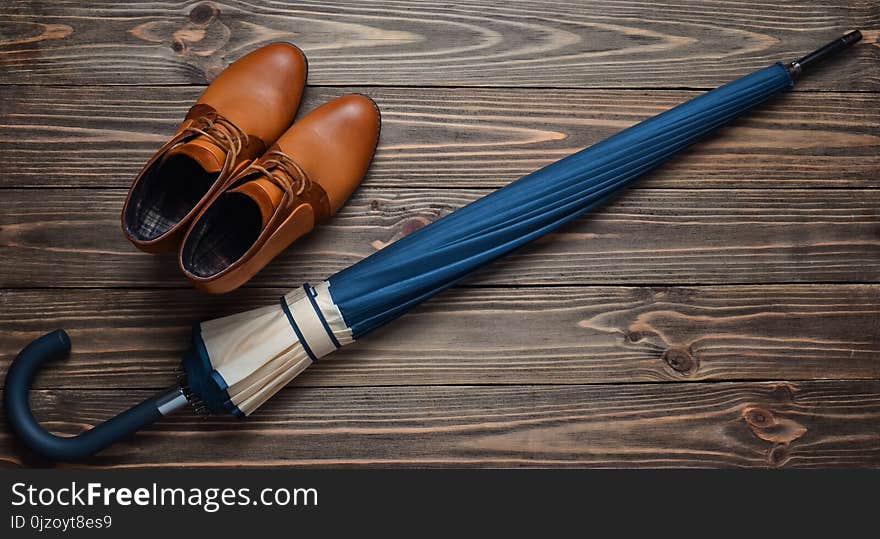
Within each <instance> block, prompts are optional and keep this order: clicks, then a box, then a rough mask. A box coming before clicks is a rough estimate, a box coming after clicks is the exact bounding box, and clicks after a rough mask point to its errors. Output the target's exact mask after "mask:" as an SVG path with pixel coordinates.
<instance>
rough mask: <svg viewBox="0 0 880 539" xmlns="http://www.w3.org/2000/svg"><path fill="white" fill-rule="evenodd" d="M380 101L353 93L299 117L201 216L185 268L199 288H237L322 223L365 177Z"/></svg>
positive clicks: (186, 243)
mask: <svg viewBox="0 0 880 539" xmlns="http://www.w3.org/2000/svg"><path fill="white" fill-rule="evenodd" d="M379 126H380V117H379V109H378V107H376V104H375V103H374V102H373V100H372V99H370V98H368V97H366V96H363V95H359V94H351V95H345V96H342V97H338V98H336V99H334V100H332V101H329V102H327V103H325V104H323V105H321V106H320V107H318V108H316V109H315V110H313V111H311V112H310V113H308V114H307V115H305V116H304V117H303V118H302V119H300V120H298V121H297V122H296V123H294V124H293V126H292V127H291V128H290V129H289V130H288V131H287V132H286V133H284V135H282V136H281V138H280V139H278V142H277V143H275V145H274V146H272V147H271V148H269V150H268V151H267V152H266V153H265V154H264V155H263V157H261V158H260V159H259V160H257V161H256V162H255V163H253V164H252V165H250V166H249V167H248V168H246V169H245V170H244V171H242V172H241V174H239V175H238V176H237V177H236V178H234V179H233V180H232V181H231V182H230V183H229V185H228V186H227V187H225V188H224V189H223V190H222V191H221V192H220V193H218V195H217V196H216V197H214V198H213V199H212V200H211V201H210V202H208V204H207V205H206V206H205V208H204V209H203V210H202V211H201V212H200V213H199V214H198V215H197V216H196V217H195V219H194V220H193V224H192V226H191V227H190V229H189V230H188V231H187V233H186V235H185V237H184V239H183V243H182V246H181V249H180V259H179V262H180V268H181V270H182V271H183V272H184V274H185V275H186V276H187V277H188V278H189V279H190V280H191V281H192V282H193V283H194V284H195V285H196V287H197V288H199V289H200V290H203V291H206V292H210V293H214V294H220V293H223V292H228V291H230V290H233V289H235V288H238V287H239V286H241V285H242V284H244V283H245V282H247V281H248V280H249V279H250V278H251V277H253V276H254V275H255V274H256V273H257V272H259V271H260V270H261V269H263V267H264V266H265V265H266V264H268V263H269V261H270V260H272V259H273V258H275V256H277V255H278V253H280V252H281V251H283V250H284V249H286V248H287V246H289V245H290V244H291V243H292V242H293V241H294V240H296V239H297V238H299V237H300V236H302V235H303V234H305V233H307V232H309V231H310V230H312V228H314V226H315V225H316V224H317V223H320V222H321V221H324V220H325V219H327V218H328V217H330V216H331V215H333V214H335V213H336V212H337V211H338V210H339V208H340V207H342V205H343V204H344V203H345V201H346V200H347V199H348V197H349V196H350V195H351V193H352V192H353V191H354V190H355V188H356V187H357V186H358V184H359V183H360V181H361V179H362V178H363V177H364V175H365V174H366V172H367V169H368V168H369V166H370V161H371V160H372V158H373V153H374V152H375V150H376V144H377V143H378V140H379Z"/></svg>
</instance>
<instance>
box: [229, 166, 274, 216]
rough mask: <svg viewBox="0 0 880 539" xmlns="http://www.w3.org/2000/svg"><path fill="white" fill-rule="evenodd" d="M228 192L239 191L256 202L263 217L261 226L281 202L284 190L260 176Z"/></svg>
mask: <svg viewBox="0 0 880 539" xmlns="http://www.w3.org/2000/svg"><path fill="white" fill-rule="evenodd" d="M229 192H230V193H241V194H243V195H246V196H247V197H249V198H250V199H251V200H253V201H254V202H256V203H257V206H259V208H260V215H262V217H263V227H265V226H266V224H267V223H268V222H269V219H271V218H272V215H273V214H274V213H275V208H277V207H278V204H280V203H281V198H282V197H283V196H284V191H282V190H281V188H280V187H278V186H277V185H275V183H273V182H272V181H271V180H268V179H266V178H265V177H262V176H261V177H259V178H257V179H255V180H250V181H247V182H245V183H243V184H241V185H239V186H238V187H236V188H235V189H232V190H230V191H229Z"/></svg>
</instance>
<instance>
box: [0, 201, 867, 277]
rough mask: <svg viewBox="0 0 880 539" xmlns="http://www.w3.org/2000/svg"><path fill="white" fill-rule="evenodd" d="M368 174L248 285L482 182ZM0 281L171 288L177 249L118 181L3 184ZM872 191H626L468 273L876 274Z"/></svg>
mask: <svg viewBox="0 0 880 539" xmlns="http://www.w3.org/2000/svg"><path fill="white" fill-rule="evenodd" d="M485 193H486V191H476V190H460V191H451V190H429V189H410V190H399V189H395V190H390V189H372V188H369V187H364V188H361V189H359V190H358V192H357V193H356V195H355V196H354V197H353V198H352V200H351V201H350V202H349V203H348V204H347V205H346V206H345V207H344V208H343V210H342V211H341V212H340V213H339V214H338V215H337V216H336V217H335V218H334V219H333V220H332V221H330V222H328V223H326V224H324V225H321V226H320V227H319V229H318V230H317V231H315V232H314V233H312V234H311V235H309V236H308V237H306V238H303V239H302V240H300V241H298V242H297V243H296V244H294V245H293V246H291V247H290V248H289V249H287V250H286V251H285V252H283V253H282V254H281V255H280V256H279V257H278V258H276V259H275V260H274V261H273V262H272V263H271V264H270V265H269V266H267V267H266V268H265V269H264V270H263V271H262V272H261V273H260V274H259V275H257V277H256V278H255V279H253V280H252V281H251V283H250V286H274V287H288V288H289V287H295V286H299V285H301V284H302V283H303V282H306V281H316V280H320V279H324V278H326V277H328V276H329V275H331V274H332V273H334V272H336V271H338V270H340V269H343V268H345V267H347V266H348V265H350V264H353V263H355V262H357V261H359V260H361V259H362V258H363V257H365V256H367V255H369V254H370V253H372V252H375V251H376V250H377V249H380V248H382V247H383V246H385V245H387V244H389V243H391V242H393V241H395V240H397V239H399V238H401V237H402V236H404V235H405V234H408V233H410V232H412V231H414V230H417V229H418V228H420V227H422V226H424V225H425V224H427V223H429V222H431V221H433V220H435V219H437V218H438V217H440V216H442V215H445V214H447V213H449V212H450V211H452V210H454V209H457V208H459V207H461V206H463V205H465V204H466V203H467V202H470V201H472V200H474V199H476V198H477V197H479V196H481V195H483V194H485ZM2 195H3V196H2V197H0V287H2V288H11V287H54V286H64V287H69V286H75V287H108V286H111V287H131V286H135V287H140V286H162V287H180V286H186V285H187V283H186V281H185V279H184V278H183V276H182V274H181V273H180V272H179V270H178V269H177V262H176V259H175V257H174V256H173V255H162V256H156V255H150V254H146V253H141V252H139V251H137V250H136V249H135V248H134V247H132V246H131V245H130V244H129V243H128V242H127V241H126V240H125V239H124V238H123V237H122V233H121V231H120V230H119V211H120V209H121V207H122V202H123V199H124V196H125V192H124V191H122V190H92V189H79V190H56V189H43V190H30V189H25V190H4V191H3V192H2ZM878 207H880V191H877V190H825V189H822V190H787V189H780V190H774V191H762V190H695V191H682V190H663V189H641V190H637V191H631V192H629V193H626V194H625V195H623V196H622V197H620V198H619V199H617V200H616V201H614V202H612V203H611V204H609V205H608V206H606V207H605V208H603V209H600V210H598V211H597V212H594V213H592V214H590V215H588V216H585V217H583V218H581V219H578V220H576V221H575V222H573V223H570V224H569V225H568V226H566V227H563V228H562V229H560V230H559V231H557V232H555V233H551V234H550V235H548V236H545V237H544V238H541V239H539V240H538V241H537V242H535V243H533V244H531V245H528V246H526V247H524V248H523V249H521V250H519V251H517V252H515V253H512V254H511V255H510V256H508V257H505V258H504V259H502V260H500V261H498V262H497V263H495V264H493V265H491V266H490V267H489V268H487V269H485V270H483V271H480V272H479V273H478V274H477V275H475V276H474V277H473V278H472V279H471V280H470V281H469V283H471V284H484V285H489V284H492V285H499V284H503V285H547V284H555V285H560V284H567V285H574V284H644V283H652V284H681V283H696V284H713V283H721V284H725V283H728V284H729V283H790V282H816V281H819V282H859V283H867V282H877V281H878V280H880V264H878V262H880V234H878V231H880V214H878V213H877V208H878Z"/></svg>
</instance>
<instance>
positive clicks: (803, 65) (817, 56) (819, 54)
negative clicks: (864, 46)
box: [786, 30, 862, 79]
mask: <svg viewBox="0 0 880 539" xmlns="http://www.w3.org/2000/svg"><path fill="white" fill-rule="evenodd" d="M861 39H862V33H861V32H859V31H858V30H853V31H852V32H849V33H847V34H846V35H844V36H843V37H839V38H837V39H835V40H834V41H831V42H829V43H827V44H826V45H825V46H823V47H820V48H818V49H816V50H814V51H813V52H811V53H810V54H807V55H805V56H802V57H800V58H798V59H797V60H795V61H793V62H791V63H790V64H788V66H786V67H787V68H788V73H789V74H790V75H791V78H792V79H796V78H798V76H800V74H801V73H802V72H803V71H804V70H808V69H809V68H811V67H813V66H815V65H816V64H818V63H819V62H821V61H823V60H825V59H827V58H830V57H832V56H835V55H836V54H838V53H840V52H842V51H844V50H846V49H848V48H850V47H851V46H853V45H855V44H856V43H858V42H859V41H860V40H861Z"/></svg>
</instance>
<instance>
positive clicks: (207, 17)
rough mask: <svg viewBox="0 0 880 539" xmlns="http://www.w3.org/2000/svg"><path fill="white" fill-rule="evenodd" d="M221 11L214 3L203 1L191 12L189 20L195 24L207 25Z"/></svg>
mask: <svg viewBox="0 0 880 539" xmlns="http://www.w3.org/2000/svg"><path fill="white" fill-rule="evenodd" d="M219 13H220V10H219V9H217V6H215V5H214V4H213V3H211V2H202V3H201V4H199V5H197V6H195V7H194V8H192V10H191V11H190V12H189V20H191V21H192V22H193V23H195V24H201V25H205V24H209V23H210V22H211V21H213V20H214V19H215V18H216V17H217V15H218V14H219Z"/></svg>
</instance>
